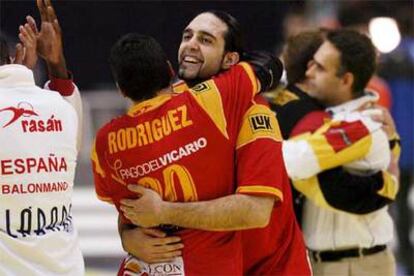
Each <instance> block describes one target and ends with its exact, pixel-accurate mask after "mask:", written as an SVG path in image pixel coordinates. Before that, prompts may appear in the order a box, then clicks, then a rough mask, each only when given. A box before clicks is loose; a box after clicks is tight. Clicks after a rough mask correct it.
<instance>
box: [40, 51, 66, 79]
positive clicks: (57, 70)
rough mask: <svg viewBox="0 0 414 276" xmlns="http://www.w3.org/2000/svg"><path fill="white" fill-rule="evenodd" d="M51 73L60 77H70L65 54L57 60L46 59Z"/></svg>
mask: <svg viewBox="0 0 414 276" xmlns="http://www.w3.org/2000/svg"><path fill="white" fill-rule="evenodd" d="M46 64H47V68H48V71H49V74H50V75H52V76H53V77H55V78H59V79H69V78H70V75H69V73H68V70H67V68H66V60H65V57H64V56H63V54H61V56H60V57H59V58H58V60H56V61H51V60H46Z"/></svg>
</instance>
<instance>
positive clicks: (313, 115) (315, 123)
mask: <svg viewBox="0 0 414 276" xmlns="http://www.w3.org/2000/svg"><path fill="white" fill-rule="evenodd" d="M329 118H330V115H329V113H327V112H325V111H312V112H310V113H308V114H306V116H304V117H303V118H302V119H301V120H299V121H298V122H297V123H296V125H295V127H294V128H293V129H292V132H291V134H290V137H294V136H296V135H299V134H303V133H306V132H314V131H315V130H317V129H318V128H319V127H320V126H322V125H323V124H324V123H325V120H327V119H329Z"/></svg>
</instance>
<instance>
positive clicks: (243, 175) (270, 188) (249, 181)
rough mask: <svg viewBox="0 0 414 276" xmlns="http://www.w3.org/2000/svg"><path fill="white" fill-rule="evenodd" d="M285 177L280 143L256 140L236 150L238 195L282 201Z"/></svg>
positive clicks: (269, 140)
mask: <svg viewBox="0 0 414 276" xmlns="http://www.w3.org/2000/svg"><path fill="white" fill-rule="evenodd" d="M286 177H287V174H286V170H285V166H284V163H283V157H282V142H276V141H273V140H271V139H258V140H255V141H254V142H251V143H249V144H247V145H244V146H243V147H241V148H240V149H238V150H237V181H238V188H237V192H238V193H243V194H251V195H267V196H274V197H276V198H277V199H278V200H280V201H283V190H284V189H283V186H284V185H285V182H284V180H285V179H286Z"/></svg>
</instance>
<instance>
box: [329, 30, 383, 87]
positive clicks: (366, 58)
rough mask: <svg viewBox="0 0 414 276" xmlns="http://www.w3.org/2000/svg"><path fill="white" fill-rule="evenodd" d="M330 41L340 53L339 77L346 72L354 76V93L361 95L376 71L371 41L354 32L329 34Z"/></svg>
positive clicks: (343, 31)
mask: <svg viewBox="0 0 414 276" xmlns="http://www.w3.org/2000/svg"><path fill="white" fill-rule="evenodd" d="M327 41H329V42H330V43H331V44H332V45H333V46H334V47H335V48H336V49H337V50H338V51H339V53H340V65H339V68H338V72H337V76H343V75H344V74H345V73H346V72H351V73H352V74H353V75H354V83H353V85H352V92H353V94H354V95H359V94H361V93H362V92H363V91H364V89H365V87H366V85H367V83H368V81H369V80H370V79H371V77H372V75H373V74H374V72H375V69H376V52H375V48H374V45H373V44H372V42H371V40H370V39H369V38H368V37H367V36H366V35H364V34H361V33H358V32H356V31H353V30H347V29H342V30H335V31H330V32H328V34H327Z"/></svg>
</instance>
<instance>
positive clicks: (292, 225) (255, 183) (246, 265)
mask: <svg viewBox="0 0 414 276" xmlns="http://www.w3.org/2000/svg"><path fill="white" fill-rule="evenodd" d="M185 87H186V84H185V82H182V81H181V82H177V83H175V84H174V91H176V92H182V91H184V88H185ZM254 102H255V105H252V106H251V107H250V108H249V109H248V110H247V112H246V114H245V115H244V117H243V122H242V126H241V128H240V131H239V136H238V139H237V153H236V154H237V159H236V161H237V162H236V174H237V181H238V185H239V186H240V187H239V188H238V190H239V191H243V192H244V193H250V194H256V195H257V194H260V193H261V192H262V191H263V188H265V187H266V186H267V185H268V183H269V182H275V183H277V187H278V189H279V191H280V192H281V193H280V197H279V202H278V203H277V204H276V205H275V208H274V210H273V212H272V217H271V220H270V222H269V225H268V226H267V227H265V228H263V229H254V230H246V231H242V245H243V274H244V275H310V274H311V269H310V264H309V261H308V258H307V255H306V248H305V243H304V241H303V237H302V233H301V231H300V229H299V226H298V224H297V222H296V219H295V215H294V212H293V206H292V204H291V197H292V196H291V190H290V189H291V188H290V184H289V180H288V178H287V174H286V170H285V166H284V162H283V156H282V150H281V149H282V135H281V133H280V128H279V124H278V121H277V119H276V117H275V114H274V113H273V112H272V111H271V110H270V109H269V108H268V103H267V101H266V100H265V99H264V98H263V97H262V96H261V95H256V96H255V98H254Z"/></svg>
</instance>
